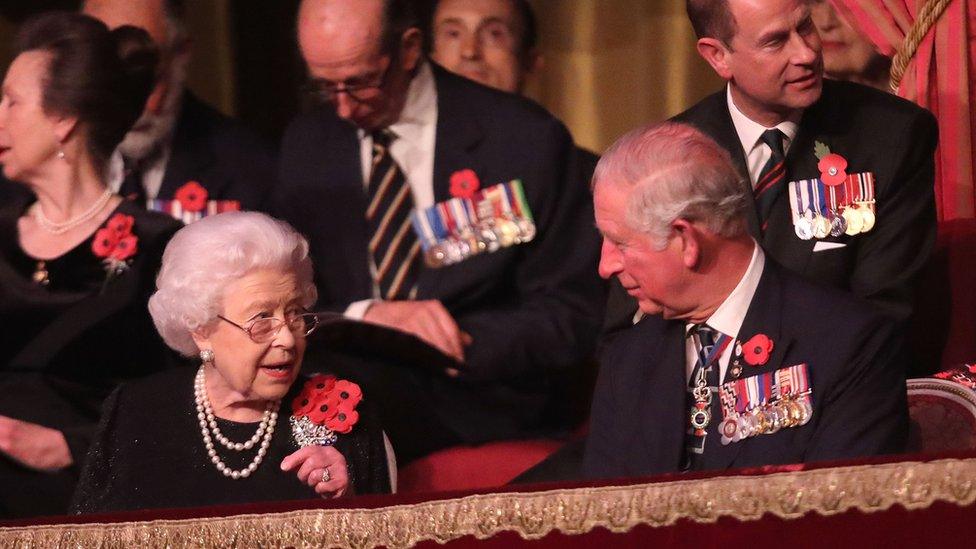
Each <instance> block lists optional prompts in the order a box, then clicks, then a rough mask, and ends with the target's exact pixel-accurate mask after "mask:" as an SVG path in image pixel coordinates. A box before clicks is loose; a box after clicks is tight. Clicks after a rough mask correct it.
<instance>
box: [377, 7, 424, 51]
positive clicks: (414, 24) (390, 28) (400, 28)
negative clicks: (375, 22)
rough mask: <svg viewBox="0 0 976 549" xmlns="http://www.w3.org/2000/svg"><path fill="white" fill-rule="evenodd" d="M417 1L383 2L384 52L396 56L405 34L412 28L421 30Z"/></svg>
mask: <svg viewBox="0 0 976 549" xmlns="http://www.w3.org/2000/svg"><path fill="white" fill-rule="evenodd" d="M416 3H417V1H416V0H384V1H383V36H382V40H383V41H382V48H383V51H384V52H386V53H390V54H396V53H397V52H398V51H399V45H400V39H401V38H403V33H405V32H407V31H408V30H409V29H411V28H418V29H419V28H420V19H419V17H418V16H417V6H416Z"/></svg>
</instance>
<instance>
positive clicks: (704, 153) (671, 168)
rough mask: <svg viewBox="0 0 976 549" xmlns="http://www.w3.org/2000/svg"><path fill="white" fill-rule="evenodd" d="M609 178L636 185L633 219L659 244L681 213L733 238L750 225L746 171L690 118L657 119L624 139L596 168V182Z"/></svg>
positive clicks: (664, 242) (631, 203)
mask: <svg viewBox="0 0 976 549" xmlns="http://www.w3.org/2000/svg"><path fill="white" fill-rule="evenodd" d="M604 183H607V184H613V185H623V186H627V187H630V188H631V192H630V196H629V200H628V204H627V221H628V223H630V224H631V226H632V228H634V229H636V230H639V231H641V232H643V233H645V234H648V235H650V236H651V237H652V238H653V239H654V242H655V245H656V246H657V248H658V249H663V248H664V247H665V246H667V241H668V237H669V236H670V234H671V223H672V222H674V221H675V220H677V219H685V220H688V221H695V222H699V223H702V224H703V225H705V227H707V228H708V230H710V231H711V232H713V233H715V234H718V235H720V236H724V237H727V238H733V237H736V236H740V235H742V234H744V233H745V231H746V228H745V219H746V217H745V216H746V211H747V209H746V208H747V205H748V202H747V200H748V196H747V194H746V191H745V188H746V185H745V182H744V180H743V178H742V176H740V175H739V173H738V171H737V170H736V168H735V166H734V165H733V164H732V160H731V158H730V157H729V155H728V153H727V152H726V151H725V149H723V148H722V147H721V146H719V145H718V144H717V143H715V141H713V140H712V139H711V138H709V137H708V136H706V135H705V134H703V133H702V132H700V131H698V130H696V129H695V128H693V127H691V126H689V125H687V124H679V123H674V122H664V123H661V124H651V125H647V126H643V127H640V128H638V129H636V130H633V131H631V132H629V133H627V134H626V135H624V136H623V137H621V138H620V139H618V140H617V142H616V143H614V144H613V145H612V146H611V147H610V148H609V149H608V150H607V152H606V153H604V155H603V157H602V158H601V159H600V162H599V163H598V164H597V167H596V171H595V172H594V174H593V185H594V188H595V187H596V185H598V184H604Z"/></svg>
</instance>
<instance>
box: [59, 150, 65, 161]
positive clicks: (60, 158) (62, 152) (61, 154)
mask: <svg viewBox="0 0 976 549" xmlns="http://www.w3.org/2000/svg"><path fill="white" fill-rule="evenodd" d="M58 160H64V151H63V150H61V149H58Z"/></svg>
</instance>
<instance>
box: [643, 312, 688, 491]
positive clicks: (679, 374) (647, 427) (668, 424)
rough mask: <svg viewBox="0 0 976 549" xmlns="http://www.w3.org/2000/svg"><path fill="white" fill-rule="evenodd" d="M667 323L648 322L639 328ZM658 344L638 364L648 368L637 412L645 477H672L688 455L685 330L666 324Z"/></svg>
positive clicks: (681, 325) (679, 324)
mask: <svg viewBox="0 0 976 549" xmlns="http://www.w3.org/2000/svg"><path fill="white" fill-rule="evenodd" d="M653 322H664V321H662V320H661V319H658V318H648V319H645V320H643V321H641V322H640V323H638V324H637V326H636V327H635V328H636V329H641V330H644V328H641V326H642V325H650V324H651V323H653ZM658 333H659V334H660V339H658V341H657V342H652V341H649V343H648V346H647V347H646V348H644V349H642V352H641V354H640V356H639V357H637V360H643V361H644V362H645V363H647V364H649V367H648V368H647V376H646V377H645V378H644V380H645V381H644V383H643V384H642V386H641V389H640V391H641V408H640V411H639V412H638V418H639V420H640V426H641V428H640V432H641V435H642V439H643V441H642V443H643V448H644V456H645V458H644V463H647V464H648V466H649V468H648V470H646V471H644V469H643V468H640V470H641V472H642V474H652V473H669V472H674V471H677V470H679V468H680V467H681V463H682V461H683V460H684V455H685V429H686V428H687V426H688V414H687V412H688V410H687V406H686V402H685V395H686V393H687V390H686V384H687V381H686V379H685V378H686V375H685V326H684V323H683V322H680V321H670V322H667V325H666V327H665V328H664V329H663V330H660V331H659V332H658Z"/></svg>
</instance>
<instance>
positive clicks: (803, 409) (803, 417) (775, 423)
mask: <svg viewBox="0 0 976 549" xmlns="http://www.w3.org/2000/svg"><path fill="white" fill-rule="evenodd" d="M812 416H813V405H812V404H811V403H810V395H809V394H801V395H795V396H788V397H782V398H780V399H779V400H778V401H776V402H774V403H767V404H763V405H761V406H757V407H755V408H753V409H751V410H747V411H746V412H744V413H741V414H738V413H735V412H726V415H725V419H723V420H722V423H720V424H719V426H718V430H719V433H720V434H721V435H722V444H728V443H730V442H738V441H740V440H743V439H746V438H749V437H752V436H756V435H768V434H772V433H775V432H776V431H779V430H780V429H783V428H787V427H797V426H800V425H806V424H807V422H808V421H810V418H811V417H812Z"/></svg>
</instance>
